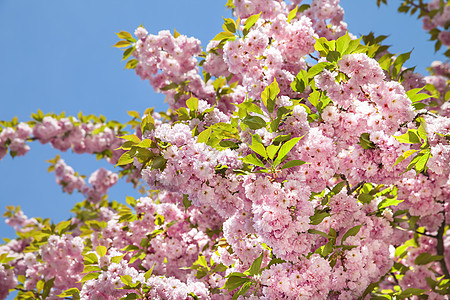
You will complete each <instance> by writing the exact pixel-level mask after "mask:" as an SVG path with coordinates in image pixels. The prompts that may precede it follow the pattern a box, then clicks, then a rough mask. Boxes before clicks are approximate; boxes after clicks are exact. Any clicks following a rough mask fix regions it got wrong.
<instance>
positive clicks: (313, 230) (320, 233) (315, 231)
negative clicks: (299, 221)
mask: <svg viewBox="0 0 450 300" xmlns="http://www.w3.org/2000/svg"><path fill="white" fill-rule="evenodd" d="M308 232H309V233H311V234H318V235H320V236H322V237H324V238H326V239H330V238H332V237H331V236H329V235H328V234H326V233H325V232H323V231H320V230H317V229H308Z"/></svg>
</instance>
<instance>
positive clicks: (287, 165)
mask: <svg viewBox="0 0 450 300" xmlns="http://www.w3.org/2000/svg"><path fill="white" fill-rule="evenodd" d="M304 164H306V162H304V161H303V160H298V159H294V160H290V161H288V162H287V163H285V164H284V165H283V166H282V167H281V169H287V168H292V167H296V166H301V165H304Z"/></svg>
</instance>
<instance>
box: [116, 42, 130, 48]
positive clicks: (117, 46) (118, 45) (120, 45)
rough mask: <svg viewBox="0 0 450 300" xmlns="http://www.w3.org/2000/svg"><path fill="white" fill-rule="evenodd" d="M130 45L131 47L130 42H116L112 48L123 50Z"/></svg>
mask: <svg viewBox="0 0 450 300" xmlns="http://www.w3.org/2000/svg"><path fill="white" fill-rule="evenodd" d="M130 45H131V42H129V41H118V42H117V43H115V44H114V45H113V46H112V47H116V48H123V47H128V46H130Z"/></svg>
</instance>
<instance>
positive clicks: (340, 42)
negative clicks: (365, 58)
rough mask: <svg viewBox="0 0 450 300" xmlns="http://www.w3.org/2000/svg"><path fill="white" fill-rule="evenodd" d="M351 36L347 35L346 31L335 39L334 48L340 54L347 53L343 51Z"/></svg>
mask: <svg viewBox="0 0 450 300" xmlns="http://www.w3.org/2000/svg"><path fill="white" fill-rule="evenodd" d="M351 40H352V39H351V37H350V36H349V35H348V32H347V33H346V34H345V35H343V36H341V37H340V38H338V39H337V40H336V50H337V51H338V52H339V53H341V54H342V55H344V54H347V53H346V52H345V50H347V48H348V45H349V44H350V41H351Z"/></svg>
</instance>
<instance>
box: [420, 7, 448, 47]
mask: <svg viewBox="0 0 450 300" xmlns="http://www.w3.org/2000/svg"><path fill="white" fill-rule="evenodd" d="M434 10H437V13H436V14H435V15H433V16H432V17H431V16H430V15H428V14H426V15H425V16H424V17H423V18H422V22H423V29H424V30H426V31H431V30H433V29H438V30H439V35H438V39H439V41H440V42H441V43H442V45H444V46H450V32H449V31H448V29H447V27H446V26H448V22H449V21H450V7H448V5H445V4H444V7H442V8H441V5H440V2H439V0H431V1H430V2H428V13H429V12H432V11H434ZM439 27H440V28H445V29H444V30H441V29H440V28H439Z"/></svg>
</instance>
